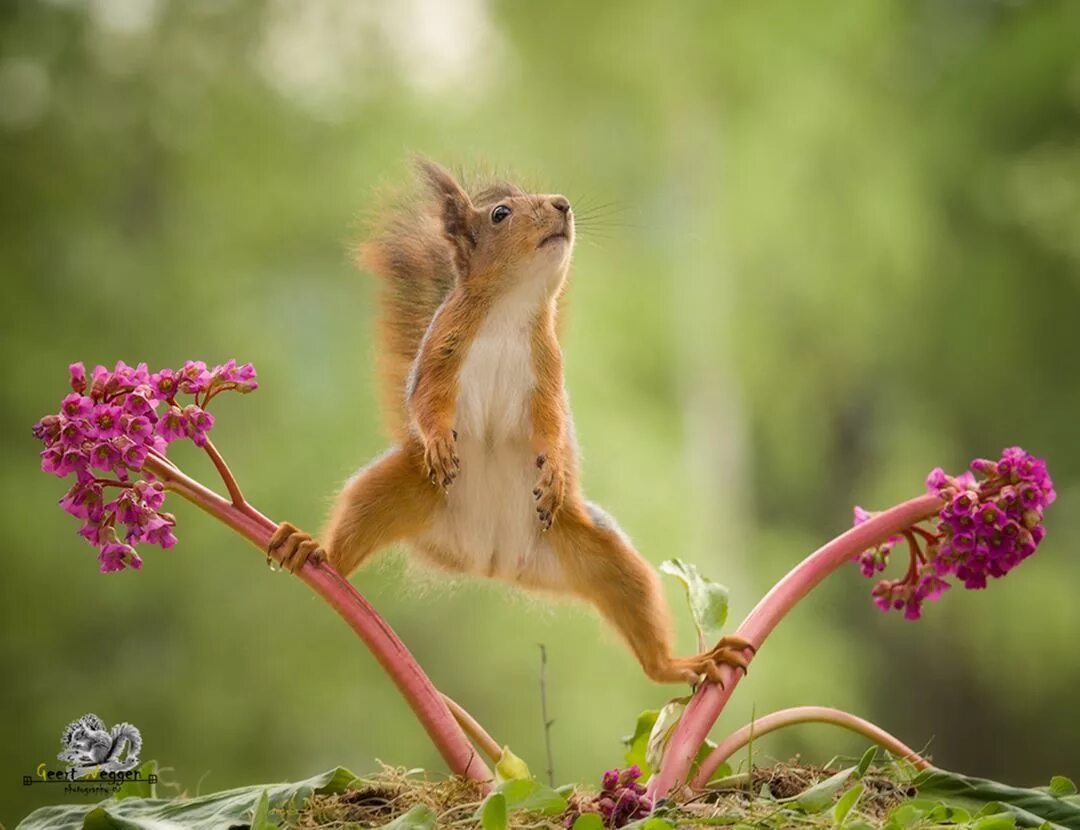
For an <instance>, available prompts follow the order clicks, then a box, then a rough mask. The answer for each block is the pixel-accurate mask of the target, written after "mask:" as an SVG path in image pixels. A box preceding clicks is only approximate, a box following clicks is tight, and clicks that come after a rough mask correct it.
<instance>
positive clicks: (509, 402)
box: [268, 160, 753, 683]
mask: <svg viewBox="0 0 1080 830" xmlns="http://www.w3.org/2000/svg"><path fill="white" fill-rule="evenodd" d="M418 172H419V177H420V179H421V182H420V184H421V185H422V188H421V191H420V195H419V196H417V197H415V198H413V199H411V200H408V201H407V202H406V203H405V204H404V205H403V206H399V207H398V208H396V209H394V210H392V211H390V213H389V215H386V216H384V217H383V219H382V221H381V222H380V223H379V224H378V225H377V228H376V230H375V233H374V235H373V238H372V239H370V240H369V241H367V242H366V243H365V244H363V245H362V246H361V247H360V254H359V259H360V262H361V264H362V265H363V266H364V267H365V268H366V269H367V270H369V271H371V272H373V273H374V274H376V275H377V276H378V277H380V278H381V298H380V300H381V312H382V313H381V317H380V320H379V326H378V338H379V344H378V355H379V357H380V362H381V372H382V391H383V393H384V395H385V396H386V399H387V409H388V411H389V413H390V420H391V422H392V432H393V445H392V446H391V447H390V449H388V450H387V451H386V452H385V453H384V454H383V455H382V456H380V457H379V458H377V459H376V460H374V461H373V462H371V463H370V464H369V465H368V466H367V467H364V468H363V469H362V470H360V471H359V472H358V473H357V474H356V475H354V476H353V477H352V478H351V479H350V480H349V481H348V483H347V484H346V485H345V488H344V489H343V490H342V491H341V493H340V495H339V496H338V498H337V503H336V505H335V507H334V509H333V511H332V513H331V516H330V520H329V523H328V526H327V528H326V530H325V532H324V534H323V539H325V541H326V545H325V548H321V547H320V545H319V543H318V542H316V541H315V540H314V539H312V538H311V536H309V535H308V534H306V533H302V532H301V531H299V530H297V528H296V527H294V526H293V525H291V524H289V523H287V522H286V523H283V524H282V525H280V526H279V527H278V529H277V531H276V532H275V533H274V536H273V538H272V539H271V541H270V544H269V551H268V552H269V553H270V554H271V555H273V556H274V557H275V558H277V559H278V560H279V561H280V562H281V563H282V564H283V566H284V567H285V568H286V569H287V570H290V571H293V572H295V571H296V570H297V569H298V568H300V567H301V566H303V564H304V562H305V561H306V560H307V559H308V558H310V557H312V556H315V557H318V558H320V559H321V558H323V557H325V558H326V559H327V560H328V561H329V563H330V564H331V565H333V567H334V568H336V569H337V570H338V571H339V572H340V573H341V574H342V575H344V576H346V577H347V576H349V575H350V574H352V573H353V572H354V571H355V570H356V569H357V568H358V567H359V566H360V565H361V564H362V563H364V562H365V561H367V560H368V559H369V558H370V557H371V556H372V555H373V554H374V553H376V552H377V551H379V550H380V549H381V548H384V547H386V546H387V545H390V544H392V543H395V542H406V543H408V545H409V547H410V548H411V549H412V550H413V551H414V552H415V553H416V554H418V555H419V556H421V557H422V558H424V559H426V560H428V561H429V562H431V563H433V564H435V565H436V566H439V567H441V568H445V569H447V570H449V571H452V572H455V573H469V574H476V575H479V576H486V577H492V578H497V579H501V580H505V581H507V582H512V583H514V584H516V585H520V586H522V587H524V588H531V589H539V590H542V591H549V592H555V593H559V594H571V595H574V596H577V597H579V598H581V599H584V600H586V601H588V602H591V603H592V604H593V605H595V606H596V608H597V610H599V611H600V613H601V614H602V615H603V616H604V617H606V618H607V619H608V621H610V622H611V623H612V624H613V625H614V626H615V628H616V629H617V630H618V632H619V633H620V634H621V635H622V637H623V638H624V639H625V640H626V642H627V643H628V644H629V646H630V648H631V649H632V650H633V652H634V654H635V656H636V657H637V659H638V661H639V662H640V663H641V666H642V668H643V669H644V670H645V673H646V674H647V675H648V676H649V677H650V678H652V679H653V680H655V681H658V682H665V683H666V682H691V683H695V682H698V681H699V680H700V678H701V677H702V676H704V677H705V678H707V679H709V680H712V681H716V682H718V681H719V680H720V669H719V666H720V664H722V663H727V664H729V665H732V666H738V667H740V668H743V669H745V668H746V662H747V658H746V652H747V651H751V652H752V651H753V646H752V644H751V643H749V642H747V641H746V640H744V639H742V638H738V637H725V638H723V639H722V640H720V642H719V643H718V644H717V645H716V646H715V647H714V648H713V649H711V650H710V651H707V652H704V653H702V654H698V655H695V656H693V657H676V656H674V655H673V654H672V648H671V635H670V632H671V624H670V620H669V615H668V609H667V606H666V604H665V601H664V597H663V594H662V592H661V589H660V584H659V579H658V577H657V575H656V573H655V571H654V570H653V568H652V567H651V566H650V565H649V564H648V563H647V562H646V561H645V560H644V559H643V558H642V557H641V555H640V554H638V552H637V551H636V550H634V548H633V546H632V545H631V543H630V540H629V539H628V538H627V537H626V535H625V534H624V533H623V532H622V531H621V530H620V529H619V527H618V525H617V524H616V523H615V521H614V520H613V519H612V518H611V517H610V516H609V515H608V514H607V513H605V512H604V511H603V510H602V509H601V508H600V507H598V506H597V505H595V504H593V503H591V502H588V501H586V500H585V497H584V495H583V494H582V491H581V485H580V482H579V480H578V452H577V446H576V442H575V438H574V425H573V421H572V420H571V416H570V406H569V402H568V401H567V396H566V390H565V387H564V382H563V362H562V351H561V350H560V348H559V341H558V337H557V334H558V331H559V326H558V319H557V318H558V313H559V299H560V296H561V295H562V293H563V291H564V289H565V285H566V278H567V273H568V270H569V267H570V258H571V252H572V250H573V247H574V213H573V210H572V209H571V206H570V203H569V202H568V201H567V199H566V198H565V197H563V196H559V195H550V194H543V195H537V194H531V193H526V192H524V191H523V190H521V189H520V188H518V187H516V186H514V185H510V184H497V185H494V186H491V187H488V188H487V189H485V190H483V191H481V192H478V193H475V194H474V195H472V196H470V195H469V194H468V193H467V192H466V191H465V190H464V189H463V188H462V187H461V186H460V185H459V184H458V183H457V181H456V180H455V179H454V178H453V176H451V175H450V173H448V172H447V171H446V170H445V169H443V168H442V167H440V166H438V165H436V164H434V163H432V162H430V161H426V160H421V161H420V162H418Z"/></svg>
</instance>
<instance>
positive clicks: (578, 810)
mask: <svg viewBox="0 0 1080 830" xmlns="http://www.w3.org/2000/svg"><path fill="white" fill-rule="evenodd" d="M640 777H641V768H640V767H638V766H637V765H636V764H634V765H633V766H630V767H627V768H626V769H625V770H622V771H620V770H618V769H609V770H608V771H607V772H605V773H604V775H603V778H602V779H601V782H602V788H601V790H600V793H599V794H598V795H596V796H595V797H594V798H592V799H589V800H583V801H579V802H577V803H574V804H572V805H571V808H570V809H569V810H568V811H567V813H566V817H565V823H566V826H567V827H572V826H573V824H574V822H575V821H576V820H577V818H578V817H579V816H581V815H582V814H584V813H595V814H599V816H600V818H601V820H602V821H603V823H604V825H605V826H606V827H609V828H617V827H623V826H624V825H626V824H629V823H630V822H631V821H634V820H636V819H640V818H644V817H645V816H647V815H649V813H651V812H652V808H653V804H652V799H650V798H649V797H648V796H647V795H645V787H644V786H643V785H642V784H640V783H638V779H639V778H640Z"/></svg>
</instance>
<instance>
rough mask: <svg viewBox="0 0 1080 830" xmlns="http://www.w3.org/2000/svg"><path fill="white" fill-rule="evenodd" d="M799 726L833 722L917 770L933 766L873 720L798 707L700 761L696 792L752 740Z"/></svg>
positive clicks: (749, 728) (751, 726)
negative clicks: (903, 760)
mask: <svg viewBox="0 0 1080 830" xmlns="http://www.w3.org/2000/svg"><path fill="white" fill-rule="evenodd" d="M798 723H831V724H832V725H833V726H840V727H843V728H844V729H850V730H851V731H852V732H855V733H857V734H859V735H862V736H863V737H864V738H868V739H869V740H871V741H873V742H874V743H875V744H877V745H878V746H880V747H883V748H884V749H886V750H888V751H889V752H891V753H892V754H893V755H895V756H896V757H897V758H903V759H905V760H907V761H910V762H911V763H912V764H914V765H915V768H916V769H920V770H923V769H927V768H929V766H930V763H929V762H928V761H927V760H926V759H925V758H923V757H922V756H921V755H919V753H917V752H916V751H915V750H913V749H912V748H911V747H909V746H908V745H907V744H905V743H903V742H902V741H901V740H900V739H899V738H896V737H894V736H893V735H890V734H889V733H888V732H886V731H885V730H884V729H882V728H881V727H879V726H875V725H874V724H872V723H870V721H867V720H863V719H862V718H860V717H857V716H856V715H852V714H850V713H848V712H843V711H841V710H840V709H831V708H829V707H828V706H797V707H795V708H794V709H781V710H780V711H779V712H773V713H772V714H771V715H765V716H764V717H761V718H758V719H757V720H755V721H753V722H752V723H748V724H747V725H746V726H744V727H743V728H742V729H739V730H737V731H735V732H732V733H731V734H730V735H728V736H727V737H726V738H724V740H722V741H720V744H719V745H718V746H717V747H716V749H714V750H713V751H712V752H710V753H709V755H708V757H707V758H706V759H705V760H704V761H702V762H701V766H700V767H699V768H698V772H697V775H696V776H695V777H694V782H693V785H692V786H693V787H694V789H698V790H700V789H704V788H705V786H706V785H707V784H708V783H709V779H710V778H712V777H713V774H714V773H715V772H716V768H717V767H719V766H720V765H721V764H722V763H724V761H726V760H727V759H728V758H730V757H731V756H732V755H734V754H735V753H736V752H738V751H739V750H740V749H742V748H743V747H744V746H746V745H747V744H748V743H750V741H752V740H756V739H757V738H760V737H761V736H762V735H768V734H769V733H770V732H775V731H776V730H777V729H783V728H784V727H785V726H794V725H795V724H798Z"/></svg>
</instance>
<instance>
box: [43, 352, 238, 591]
mask: <svg viewBox="0 0 1080 830" xmlns="http://www.w3.org/2000/svg"><path fill="white" fill-rule="evenodd" d="M68 373H69V376H70V383H71V389H72V392H71V393H70V394H69V395H67V396H66V397H65V398H64V399H63V400H62V401H61V403H60V411H59V412H58V413H57V414H54V415H46V416H45V417H44V418H42V419H41V420H40V421H38V422H37V423H36V424H35V425H34V428H33V434H34V437H35V438H37V439H38V440H39V441H41V442H42V444H44V449H43V450H42V452H41V469H42V470H44V471H45V472H48V473H52V474H53V475H56V476H59V477H61V478H63V477H65V476H69V475H72V474H74V475H75V478H76V481H75V483H74V484H73V485H72V487H71V489H69V490H68V492H67V493H66V494H65V495H64V496H63V498H61V499H60V507H61V509H63V510H64V511H66V512H67V513H70V514H71V515H72V516H74V517H75V518H77V519H80V520H82V522H83V525H82V527H81V528H80V529H79V531H78V533H79V535H80V536H82V537H83V538H84V539H86V541H87V542H89V543H90V544H92V545H94V546H95V547H96V548H98V560H99V562H100V565H101V570H102V571H104V572H113V571H120V570H123V569H124V568H139V567H141V566H142V559H141V558H139V555H138V554H137V553H136V552H135V550H134V547H133V545H136V544H139V543H141V542H146V543H149V544H155V545H159V546H160V547H162V548H169V547H172V546H173V545H175V544H176V535H175V533H174V528H175V527H176V519H175V518H174V517H173V516H172V515H171V514H169V513H165V512H162V509H161V508H162V505H163V504H164V501H165V488H164V487H163V486H162V484H161V483H160V482H158V481H153V480H149V479H148V478H146V477H143V474H142V469H143V465H144V464H145V462H146V459H147V457H148V456H149V455H150V454H151V453H154V454H155V455H157V456H161V457H163V456H164V454H165V450H166V448H167V445H168V444H169V443H170V442H172V441H177V440H179V439H182V438H190V439H191V440H192V442H193V443H195V444H196V445H197V446H206V444H207V442H208V440H209V438H208V433H209V431H210V430H211V429H212V428H213V426H214V417H213V415H211V414H210V413H209V412H207V411H206V406H207V404H208V403H209V401H210V398H211V397H213V396H214V395H215V394H217V393H218V392H222V391H227V390H237V391H240V392H249V391H251V390H252V389H254V388H255V380H254V379H255V369H254V368H253V367H252V366H251V364H250V363H245V364H243V365H242V366H237V364H236V361H234V360H231V361H229V362H228V363H225V364H222V365H221V366H217V367H215V368H214V369H213V370H207V368H206V364H205V363H203V362H201V361H190V360H189V361H188V362H187V363H185V364H184V368H183V369H181V370H180V371H179V372H175V371H173V370H172V369H161V370H160V371H158V372H154V373H153V374H151V373H150V372H149V371H148V370H147V367H146V364H145V363H140V364H138V365H137V366H129V365H128V364H126V363H124V362H123V361H119V362H118V363H117V364H116V366H115V367H114V368H113V369H112V370H111V371H110V370H109V369H106V368H105V367H104V366H95V367H94V369H93V371H92V372H91V373H90V377H89V379H88V378H87V373H86V367H85V366H84V365H83V364H82V363H72V364H71V365H70V366H69V367H68ZM182 394H187V395H192V396H193V397H194V402H193V403H187V404H181V403H177V401H176V399H177V396H178V395H182ZM200 397H201V400H200ZM161 401H165V402H166V407H165V408H164V411H163V412H162V413H160V414H159V413H158V408H159V406H160V403H161ZM101 474H111V477H102V475H101ZM106 488H117V489H118V490H119V493H118V494H117V495H116V498H114V499H112V500H111V501H108V500H107V497H106V495H105V493H106V492H107V491H106ZM108 492H115V491H113V490H109V491H108ZM121 530H122V533H123V539H124V542H121V541H119V540H120V538H121V537H120V535H118V534H119V531H121Z"/></svg>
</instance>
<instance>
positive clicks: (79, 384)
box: [68, 363, 86, 395]
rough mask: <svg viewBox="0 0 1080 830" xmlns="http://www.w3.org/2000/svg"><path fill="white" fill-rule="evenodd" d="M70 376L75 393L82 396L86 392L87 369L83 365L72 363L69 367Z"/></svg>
mask: <svg viewBox="0 0 1080 830" xmlns="http://www.w3.org/2000/svg"><path fill="white" fill-rule="evenodd" d="M68 374H69V375H70V376H71V389H72V391H73V392H77V393H78V394H80V395H81V394H82V393H83V392H85V391H86V367H85V366H83V364H82V363H72V364H71V365H70V366H68Z"/></svg>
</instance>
